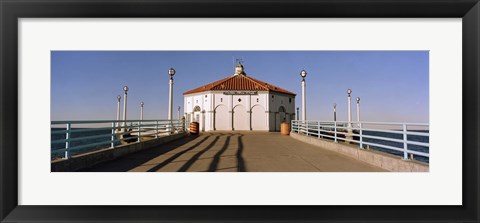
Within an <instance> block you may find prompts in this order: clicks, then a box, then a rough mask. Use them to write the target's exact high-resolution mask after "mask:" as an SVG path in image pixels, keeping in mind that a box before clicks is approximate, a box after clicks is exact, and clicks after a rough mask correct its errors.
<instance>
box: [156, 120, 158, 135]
mask: <svg viewBox="0 0 480 223" xmlns="http://www.w3.org/2000/svg"><path fill="white" fill-rule="evenodd" d="M155 124H156V125H155V138H158V120H157V121H155Z"/></svg>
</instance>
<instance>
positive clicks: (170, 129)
mask: <svg viewBox="0 0 480 223" xmlns="http://www.w3.org/2000/svg"><path fill="white" fill-rule="evenodd" d="M168 75H170V97H169V99H168V120H169V121H170V128H169V132H172V112H173V111H172V108H173V75H175V70H174V69H173V68H170V69H169V70H168Z"/></svg>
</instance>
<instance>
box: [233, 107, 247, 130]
mask: <svg viewBox="0 0 480 223" xmlns="http://www.w3.org/2000/svg"><path fill="white" fill-rule="evenodd" d="M233 130H250V117H249V115H248V113H247V109H245V107H244V106H243V105H237V106H235V108H233Z"/></svg>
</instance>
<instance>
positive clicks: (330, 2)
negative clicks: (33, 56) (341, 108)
mask: <svg viewBox="0 0 480 223" xmlns="http://www.w3.org/2000/svg"><path fill="white" fill-rule="evenodd" d="M0 14H1V21H0V23H1V25H0V34H1V35H0V36H1V53H0V57H1V60H0V68H1V75H0V86H1V87H0V109H1V112H0V182H1V185H0V199H1V201H0V220H1V222H26V221H29V222H55V221H57V222H100V221H109V222H147V221H148V222H186V221H198V222H232V221H236V222H312V221H315V222H372V221H377V222H386V221H388V222H479V219H480V218H479V200H480V196H479V194H480V193H479V190H480V189H479V188H480V185H479V169H480V168H479V163H480V157H479V152H478V149H479V139H478V138H479V132H478V128H479V119H478V117H479V109H478V108H479V103H478V102H479V101H478V100H479V93H480V92H479V72H480V66H479V59H480V57H479V56H480V48H479V46H480V45H479V40H480V38H479V37H480V36H479V35H480V23H479V22H480V17H479V16H480V5H479V3H478V0H457V1H455V0H409V1H402V0H367V1H360V0H300V1H294V0H287V1H280V0H260V1H253V0H245V1H238V0H199V1H192V0H176V1H173V0H144V1H135V0H123V1H108V0H102V1H92V0H64V1H57V0H39V1H32V0H17V1H13V0H0ZM75 17H82V18H133V17H145V18H147V17H211V18H227V17H249V18H252V17H254V18H296V17H302V18H312V17H337V18H342V17H348V18H355V17H361V18H365V17H371V18H462V35H463V37H462V41H463V42H462V44H463V46H462V48H463V52H462V54H463V64H462V66H463V74H462V85H463V87H462V95H463V99H462V107H463V119H462V122H463V123H462V124H463V127H462V128H463V129H462V130H463V137H462V140H463V142H462V145H463V148H462V149H463V155H462V156H463V176H462V181H463V182H462V184H463V186H462V187H463V196H462V197H463V205H461V206H20V205H18V197H17V194H18V155H17V148H18V141H17V140H18V124H17V123H18V75H17V72H18V68H17V64H18V39H17V38H18V35H19V34H18V22H17V21H18V19H19V18H75ZM446 44H448V43H446ZM472 102H474V103H472ZM396 193H401V192H396ZM405 196H408V194H405Z"/></svg>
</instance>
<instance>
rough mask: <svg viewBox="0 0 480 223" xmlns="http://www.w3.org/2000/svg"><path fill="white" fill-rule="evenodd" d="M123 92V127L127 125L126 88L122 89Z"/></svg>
mask: <svg viewBox="0 0 480 223" xmlns="http://www.w3.org/2000/svg"><path fill="white" fill-rule="evenodd" d="M123 91H124V92H125V94H124V95H123V126H124V127H125V126H126V125H127V122H126V120H127V94H128V86H124V87H123Z"/></svg>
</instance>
